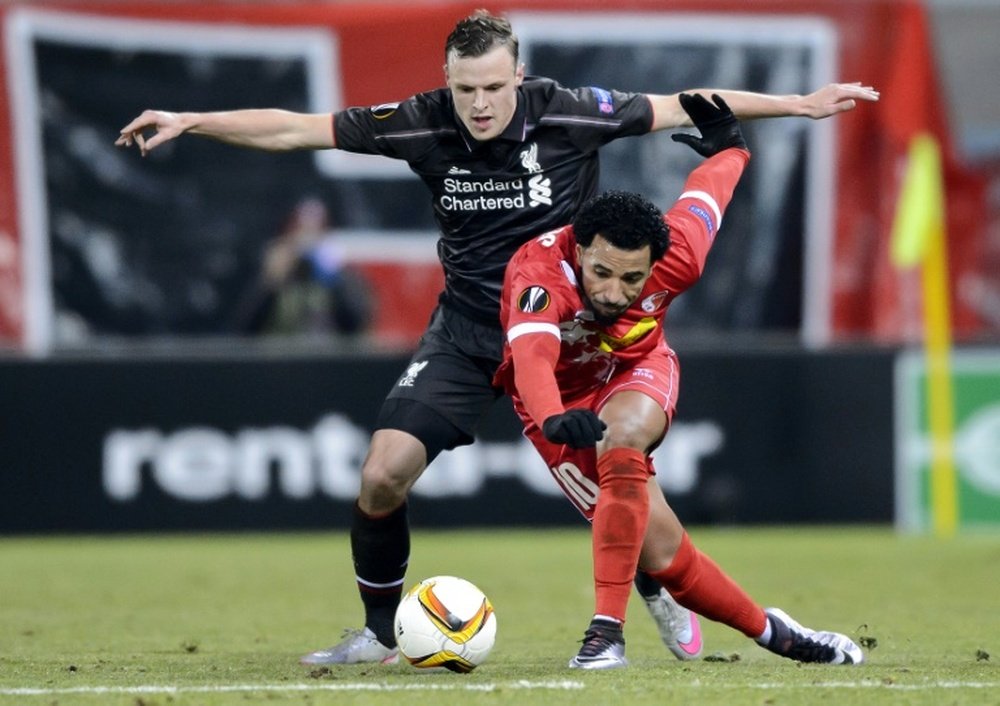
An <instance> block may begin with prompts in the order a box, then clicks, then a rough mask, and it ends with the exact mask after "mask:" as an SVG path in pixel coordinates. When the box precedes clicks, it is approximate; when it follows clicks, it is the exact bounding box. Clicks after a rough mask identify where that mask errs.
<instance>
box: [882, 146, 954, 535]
mask: <svg viewBox="0 0 1000 706" xmlns="http://www.w3.org/2000/svg"><path fill="white" fill-rule="evenodd" d="M944 209H945V205H944V185H943V178H942V171H941V153H940V149H939V148H938V144H937V141H936V140H935V139H934V138H933V137H932V136H930V135H928V134H926V133H921V134H919V135H917V136H916V137H914V138H913V140H911V142H910V151H909V165H908V166H907V170H906V175H905V177H904V180H903V188H902V190H901V192H900V197H899V203H898V205H897V207H896V217H895V221H894V222H893V229H892V260H893V263H894V264H895V265H896V266H897V267H899V268H900V269H908V268H910V267H913V266H915V265H917V264H918V263H919V264H921V265H922V272H921V275H922V276H921V285H922V289H923V302H924V307H923V308H924V355H925V358H926V362H927V415H928V427H929V430H930V443H931V461H930V469H931V484H930V502H931V519H932V524H933V529H934V533H935V534H937V535H939V536H945V537H950V536H952V535H954V534H955V531H956V529H957V527H958V515H959V510H958V475H957V473H956V471H955V458H954V429H955V398H954V390H953V388H952V377H951V307H950V303H949V296H950V295H949V287H948V250H947V238H946V234H945V217H944V215H945V214H944Z"/></svg>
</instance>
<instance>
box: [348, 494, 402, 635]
mask: <svg viewBox="0 0 1000 706" xmlns="http://www.w3.org/2000/svg"><path fill="white" fill-rule="evenodd" d="M351 554H352V555H353V557H354V573H355V577H356V579H357V582H358V591H359V592H360V594H361V602H362V603H364V606H365V626H366V627H368V628H369V629H370V630H371V631H372V632H374V633H375V636H376V637H377V638H378V641H379V642H381V643H382V644H383V645H386V646H388V647H391V646H393V645H395V644H396V638H395V636H394V635H393V626H392V623H393V618H394V616H395V614H396V606H397V605H399V599H400V596H402V594H403V581H404V578H405V576H406V564H407V562H408V561H409V558H410V527H409V524H408V522H407V519H406V503H403V504H402V505H400V506H399V507H398V508H396V509H395V510H393V511H392V512H390V513H389V514H388V515H379V516H372V515H366V514H365V513H364V512H362V511H361V508H359V507H358V506H357V504H355V505H354V520H353V524H352V525H351Z"/></svg>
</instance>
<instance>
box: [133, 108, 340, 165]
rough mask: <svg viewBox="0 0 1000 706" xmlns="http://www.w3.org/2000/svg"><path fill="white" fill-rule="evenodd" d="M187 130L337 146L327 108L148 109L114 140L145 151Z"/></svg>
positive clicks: (228, 138)
mask: <svg viewBox="0 0 1000 706" xmlns="http://www.w3.org/2000/svg"><path fill="white" fill-rule="evenodd" d="M184 133H191V134H192V135H201V136H203V137H208V138H211V139H213V140H219V141H220V142H225V143H227V144H230V145H236V146H238V147H250V148H253V149H259V150H268V151H274V152H285V151H289V150H297V149H329V148H331V147H333V146H334V139H333V119H332V117H331V116H330V114H329V113H317V114H307V113H293V112H290V111H287V110H279V109H276V108H263V109H249V110H232V111H224V112H217V113H171V112H168V111H165V110H144V111H143V112H142V114H141V115H139V116H138V117H137V118H136V119H135V120H133V121H132V122H130V123H129V124H128V125H126V126H125V127H123V128H122V129H121V131H120V135H119V137H118V139H117V140H115V144H116V145H117V146H119V147H131V146H132V145H133V144H134V145H136V146H137V147H138V148H139V151H140V152H142V155H143V156H146V154H147V153H149V151H150V150H153V149H156V148H157V147H159V146H160V145H162V144H163V143H164V142H167V141H169V140H172V139H174V138H176V137H179V136H180V135H183V134H184Z"/></svg>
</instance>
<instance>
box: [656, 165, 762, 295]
mask: <svg viewBox="0 0 1000 706" xmlns="http://www.w3.org/2000/svg"><path fill="white" fill-rule="evenodd" d="M749 160H750V153H749V152H748V151H746V150H742V149H736V148H733V149H728V150H725V151H723V152H720V153H719V154H716V155H713V156H712V157H710V158H708V159H707V160H705V161H704V162H702V163H701V164H700V165H699V166H698V167H697V168H695V170H694V171H692V172H691V174H690V175H689V176H688V178H687V181H686V182H685V183H684V190H683V191H682V192H681V195H680V197H678V199H677V201H676V202H675V203H674V205H673V207H672V208H671V209H670V210H669V211H667V213H666V215H665V216H664V219H665V220H666V222H667V225H668V226H670V248H669V249H668V250H667V253H666V255H664V257H663V259H662V260H661V261H660V263H659V264H658V266H657V269H658V270H660V272H659V273H658V274H659V275H660V276H661V277H664V278H665V279H666V280H667V282H668V283H667V285H666V286H667V287H668V288H669V289H670V290H671V291H672V292H673V293H674V295H677V294H680V293H681V292H683V291H684V290H686V289H688V288H689V287H690V286H691V285H693V284H694V283H695V282H697V281H698V279H699V278H700V277H701V273H702V271H703V270H704V269H705V260H706V259H707V258H708V253H709V250H711V248H712V243H713V242H714V241H715V236H716V234H717V233H718V232H719V228H720V227H721V225H722V217H723V214H725V212H726V208H727V207H728V206H729V202H730V200H731V199H732V196H733V191H734V190H735V189H736V184H737V183H739V180H740V177H741V176H742V174H743V170H744V168H745V167H746V165H747V163H748V162H749Z"/></svg>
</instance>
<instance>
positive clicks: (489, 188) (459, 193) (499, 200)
mask: <svg viewBox="0 0 1000 706" xmlns="http://www.w3.org/2000/svg"><path fill="white" fill-rule="evenodd" d="M444 191H445V193H444V195H442V196H441V198H440V200H439V203H440V206H441V208H442V209H444V210H445V211H496V210H500V209H516V208H524V206H525V203H526V201H525V195H524V180H523V179H508V180H504V179H483V180H478V179H453V178H450V177H449V178H447V179H445V180H444Z"/></svg>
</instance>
